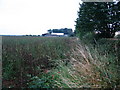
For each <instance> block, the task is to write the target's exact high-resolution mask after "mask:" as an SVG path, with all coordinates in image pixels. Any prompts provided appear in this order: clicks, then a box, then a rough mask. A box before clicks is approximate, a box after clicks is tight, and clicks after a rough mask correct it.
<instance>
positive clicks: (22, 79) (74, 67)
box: [2, 36, 120, 88]
mask: <svg viewBox="0 0 120 90" xmlns="http://www.w3.org/2000/svg"><path fill="white" fill-rule="evenodd" d="M2 41H3V42H2V70H3V72H2V77H3V78H2V86H3V88H82V87H85V88H90V87H92V88H99V87H100V88H101V87H104V88H105V87H118V86H119V85H120V76H119V74H120V70H119V68H120V64H119V62H120V61H119V52H120V50H119V45H120V42H119V41H118V42H117V41H115V42H112V44H111V43H110V42H109V41H108V43H109V46H108V43H107V44H105V43H106V42H107V41H104V40H103V41H100V43H99V45H96V46H95V47H92V46H90V45H86V44H83V43H82V42H80V40H78V39H77V38H75V37H31V36H22V37H21V36H3V40H2ZM102 43H104V44H102ZM111 47H112V48H113V49H111Z"/></svg>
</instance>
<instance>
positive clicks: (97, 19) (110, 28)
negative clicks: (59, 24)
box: [76, 2, 120, 37]
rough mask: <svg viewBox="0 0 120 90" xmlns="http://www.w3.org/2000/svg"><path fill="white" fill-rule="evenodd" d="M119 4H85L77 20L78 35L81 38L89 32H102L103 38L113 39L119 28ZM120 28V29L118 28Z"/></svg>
mask: <svg viewBox="0 0 120 90" xmlns="http://www.w3.org/2000/svg"><path fill="white" fill-rule="evenodd" d="M118 10H119V2H118V3H117V4H115V3H114V2H83V3H82V4H81V5H80V8H79V12H78V18H77V20H76V33H77V34H79V35H80V36H81V37H82V36H84V35H85V34H86V33H88V32H93V31H95V30H97V31H101V32H102V34H103V37H113V36H114V33H115V31H116V29H115V28H116V27H118V26H119V25H118V23H119V20H118V17H119V15H118V14H119V12H118ZM119 24H120V23H119ZM118 28H119V27H118Z"/></svg>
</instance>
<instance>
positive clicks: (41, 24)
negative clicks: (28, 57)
mask: <svg viewBox="0 0 120 90" xmlns="http://www.w3.org/2000/svg"><path fill="white" fill-rule="evenodd" d="M79 3H81V2H80V0H0V35H26V34H32V35H33V34H34V35H39V34H42V33H46V32H47V30H48V29H59V28H72V29H73V30H74V29H75V27H74V25H75V22H74V21H75V20H76V18H77V11H78V10H79Z"/></svg>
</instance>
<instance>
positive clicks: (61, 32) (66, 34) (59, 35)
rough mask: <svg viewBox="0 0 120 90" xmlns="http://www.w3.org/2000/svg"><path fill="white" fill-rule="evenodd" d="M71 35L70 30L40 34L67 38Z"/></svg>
mask: <svg viewBox="0 0 120 90" xmlns="http://www.w3.org/2000/svg"><path fill="white" fill-rule="evenodd" d="M71 35H73V32H72V29H68V28H63V29H52V30H51V29H50V30H48V33H45V34H42V36H54V37H67V36H71Z"/></svg>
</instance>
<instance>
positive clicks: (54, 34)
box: [51, 33, 64, 35]
mask: <svg viewBox="0 0 120 90" xmlns="http://www.w3.org/2000/svg"><path fill="white" fill-rule="evenodd" d="M51 34H52V35H64V33H51Z"/></svg>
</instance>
